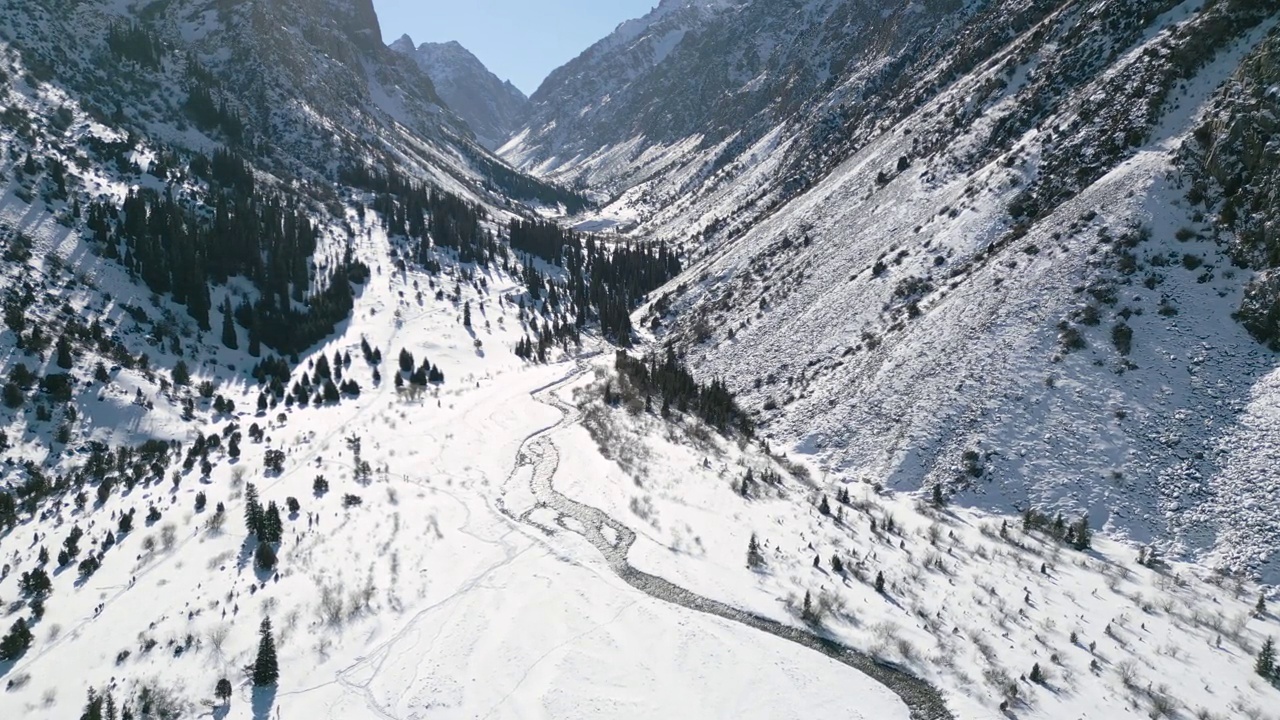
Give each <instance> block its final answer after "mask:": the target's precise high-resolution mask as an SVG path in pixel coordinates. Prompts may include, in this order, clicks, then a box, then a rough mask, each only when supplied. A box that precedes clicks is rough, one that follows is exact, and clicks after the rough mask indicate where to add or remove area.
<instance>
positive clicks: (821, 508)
mask: <svg viewBox="0 0 1280 720" xmlns="http://www.w3.org/2000/svg"><path fill="white" fill-rule="evenodd" d="M818 512H820V513H822V514H823V515H830V514H831V505H830V504H829V503H827V496H826V495H823V496H822V502H821V503H819V505H818Z"/></svg>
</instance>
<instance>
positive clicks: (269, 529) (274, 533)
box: [258, 500, 284, 543]
mask: <svg viewBox="0 0 1280 720" xmlns="http://www.w3.org/2000/svg"><path fill="white" fill-rule="evenodd" d="M261 522H262V525H261V532H260V533H259V534H258V538H259V539H260V540H262V541H264V542H269V543H279V542H280V541H281V540H283V539H284V525H283V523H282V522H281V521H280V508H279V507H277V506H276V503H275V501H274V500H272V501H271V502H270V503H269V504H268V505H267V509H266V510H264V511H263V512H262V521H261Z"/></svg>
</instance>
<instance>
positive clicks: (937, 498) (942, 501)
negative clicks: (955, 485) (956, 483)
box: [933, 483, 947, 508]
mask: <svg viewBox="0 0 1280 720" xmlns="http://www.w3.org/2000/svg"><path fill="white" fill-rule="evenodd" d="M946 504H947V500H946V498H945V497H943V496H942V483H934V484H933V506H934V507H938V508H940V507H942V506H943V505H946Z"/></svg>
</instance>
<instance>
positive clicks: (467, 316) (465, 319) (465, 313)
mask: <svg viewBox="0 0 1280 720" xmlns="http://www.w3.org/2000/svg"><path fill="white" fill-rule="evenodd" d="M462 324H463V325H464V326H466V327H471V301H470V300H468V301H467V304H466V305H463V306H462Z"/></svg>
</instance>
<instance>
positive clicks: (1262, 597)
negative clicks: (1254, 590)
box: [1253, 593, 1267, 617]
mask: <svg viewBox="0 0 1280 720" xmlns="http://www.w3.org/2000/svg"><path fill="white" fill-rule="evenodd" d="M1253 609H1254V611H1255V612H1256V613H1257V615H1258V617H1262V616H1264V615H1266V614H1267V596H1266V593H1258V604H1257V605H1255V606H1253Z"/></svg>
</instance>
